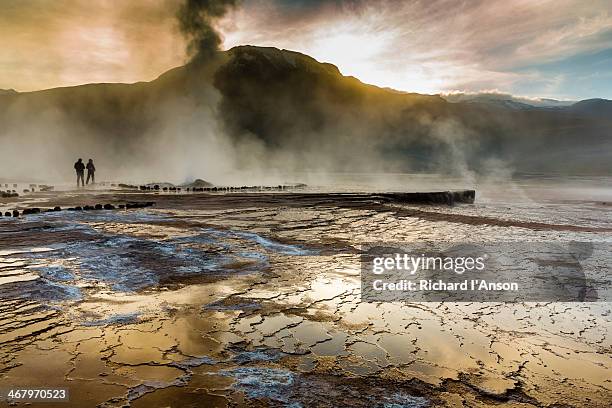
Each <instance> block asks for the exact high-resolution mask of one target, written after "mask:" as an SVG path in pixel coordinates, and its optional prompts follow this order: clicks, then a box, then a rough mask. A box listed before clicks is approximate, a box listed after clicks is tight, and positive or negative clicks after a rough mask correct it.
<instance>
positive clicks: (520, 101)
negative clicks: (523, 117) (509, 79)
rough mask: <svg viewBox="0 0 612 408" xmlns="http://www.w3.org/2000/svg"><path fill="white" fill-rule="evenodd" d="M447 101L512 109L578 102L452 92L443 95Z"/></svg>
mask: <svg viewBox="0 0 612 408" xmlns="http://www.w3.org/2000/svg"><path fill="white" fill-rule="evenodd" d="M441 96H442V97H443V98H444V99H445V100H446V101H448V102H452V103H456V102H472V103H487V104H494V105H500V106H504V107H507V108H510V109H533V108H559V107H566V106H570V105H573V104H574V103H576V101H560V100H557V99H550V98H526V97H521V96H515V95H510V94H505V93H501V92H477V93H464V92H452V93H448V94H443V95H441Z"/></svg>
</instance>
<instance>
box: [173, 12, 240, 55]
mask: <svg viewBox="0 0 612 408" xmlns="http://www.w3.org/2000/svg"><path fill="white" fill-rule="evenodd" d="M238 2H239V0H185V1H184V3H182V4H181V6H180V8H179V10H178V12H177V18H178V21H179V28H180V30H181V32H182V33H183V34H184V35H185V36H186V37H187V39H188V45H187V51H188V53H189V55H191V56H193V59H194V61H199V60H203V59H204V60H205V59H207V58H208V57H210V56H212V55H213V54H214V52H215V51H218V50H219V46H220V45H221V42H222V39H221V35H220V34H219V32H218V31H217V30H216V29H215V27H214V25H215V22H216V21H217V20H219V19H220V18H222V17H223V16H224V15H225V14H226V13H227V12H228V11H229V10H230V9H231V8H233V7H236V5H237V4H238Z"/></svg>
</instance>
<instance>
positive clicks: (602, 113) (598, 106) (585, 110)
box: [567, 99, 612, 119]
mask: <svg viewBox="0 0 612 408" xmlns="http://www.w3.org/2000/svg"><path fill="white" fill-rule="evenodd" d="M567 111H569V112H572V113H576V114H579V115H584V116H589V117H595V118H601V119H606V118H607V119H610V118H612V101H609V100H607V99H586V100H584V101H580V102H576V103H575V104H573V105H571V106H570V107H569V108H568V109H567Z"/></svg>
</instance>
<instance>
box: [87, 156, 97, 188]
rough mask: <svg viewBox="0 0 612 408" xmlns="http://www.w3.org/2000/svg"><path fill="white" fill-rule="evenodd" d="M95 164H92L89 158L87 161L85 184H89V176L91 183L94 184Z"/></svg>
mask: <svg viewBox="0 0 612 408" xmlns="http://www.w3.org/2000/svg"><path fill="white" fill-rule="evenodd" d="M95 172H96V166H94V164H93V160H91V159H89V161H88V162H87V184H89V178H90V177H91V184H95V182H96V176H95Z"/></svg>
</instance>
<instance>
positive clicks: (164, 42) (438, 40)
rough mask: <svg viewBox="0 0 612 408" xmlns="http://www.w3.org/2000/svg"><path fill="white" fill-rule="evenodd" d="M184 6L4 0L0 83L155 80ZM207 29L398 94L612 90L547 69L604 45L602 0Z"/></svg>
mask: <svg viewBox="0 0 612 408" xmlns="http://www.w3.org/2000/svg"><path fill="white" fill-rule="evenodd" d="M196 3H197V2H196ZM204 3H209V2H208V1H206V2H204ZM230 3H231V4H234V1H231V2H230ZM180 4H182V2H181V0H161V1H157V0H141V1H138V2H113V1H107V0H91V1H85V0H56V1H53V2H50V1H46V0H21V1H16V0H5V1H3V2H1V3H0V48H1V49H2V50H3V52H2V53H0V88H16V89H18V90H32V89H41V88H46V87H50V86H59V85H74V84H79V83H85V82H135V81H139V80H150V79H153V78H155V77H156V76H157V75H159V74H161V73H162V72H164V71H165V70H167V69H169V68H171V67H174V66H177V65H181V64H183V63H184V62H186V60H187V55H186V53H185V38H184V37H183V36H182V35H181V33H180V30H179V25H178V24H177V21H176V19H175V16H176V13H177V10H178V9H179V7H180ZM215 17H216V16H215ZM212 28H214V29H217V30H218V31H220V33H221V37H222V38H224V43H223V47H224V48H230V47H232V46H235V45H241V44H253V45H261V46H275V47H279V48H286V49H291V50H296V51H300V52H304V53H306V54H309V55H312V56H314V57H315V58H317V59H318V60H320V61H326V62H331V63H333V64H335V65H337V66H338V67H339V68H340V70H341V71H342V72H343V73H344V74H347V75H353V76H356V77H358V78H360V79H361V80H363V81H364V82H368V83H373V84H376V85H379V86H387V87H392V88H396V89H400V90H405V91H416V92H423V93H438V92H448V91H452V90H454V89H460V90H469V91H478V90H481V89H491V88H498V89H502V90H504V91H506V92H511V93H517V92H518V93H521V94H529V95H531V96H536V93H542V92H544V93H546V94H545V95H543V96H551V97H565V98H574V97H577V96H580V97H589V96H591V97H593V96H601V97H612V89H610V88H609V87H605V86H604V87H602V86H599V84H603V83H604V82H605V81H606V80H607V79H606V78H604V76H605V75H604V76H602V75H601V74H600V75H599V76H592V77H591V79H589V81H590V82H588V83H587V84H586V85H587V87H586V88H584V87H583V89H587V91H585V92H586V93H577V89H578V88H580V87H578V86H575V87H572V83H571V81H572V80H573V77H574V75H573V71H572V67H571V64H569V65H567V66H555V67H554V69H550V67H551V66H553V65H554V64H557V65H559V64H561V65H563V63H564V61H571V59H572V58H574V57H575V56H577V55H585V54H597V53H601V52H603V51H605V50H612V3H610V1H608V0H592V1H588V2H587V1H581V0H505V1H486V0H472V1H467V2H458V1H455V0H427V1H426V0H415V1H409V2H408V1H406V2H398V1H393V0H368V1H365V0H333V1H331V0H327V1H322V0H308V1H306V0H292V1H290V0H250V1H245V2H242V5H241V6H239V7H238V8H236V9H233V10H230V11H229V13H228V14H227V15H226V16H225V18H223V19H222V20H220V21H214V27H212ZM606 68H610V64H609V63H607V64H606V66H605V67H604V69H599V71H598V72H604V71H605V69H606ZM580 75H581V76H584V72H581V73H580ZM598 78H599V79H598ZM530 85H532V86H530ZM602 89H603V90H602ZM578 91H579V89H578ZM598 91H601V92H604V93H603V94H601V93H600V94H597V92H598Z"/></svg>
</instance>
